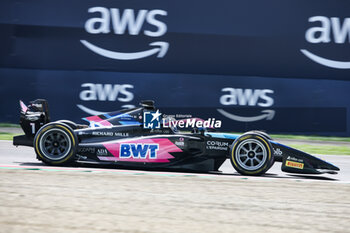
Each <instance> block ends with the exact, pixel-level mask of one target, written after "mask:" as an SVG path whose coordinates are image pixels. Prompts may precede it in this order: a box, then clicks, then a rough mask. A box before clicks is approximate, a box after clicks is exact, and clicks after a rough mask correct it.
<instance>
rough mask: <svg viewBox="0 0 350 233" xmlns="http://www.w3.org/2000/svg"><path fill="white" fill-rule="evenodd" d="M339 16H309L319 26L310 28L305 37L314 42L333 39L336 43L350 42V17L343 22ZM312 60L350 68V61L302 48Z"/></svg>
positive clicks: (325, 41)
mask: <svg viewBox="0 0 350 233" xmlns="http://www.w3.org/2000/svg"><path fill="white" fill-rule="evenodd" d="M341 21H342V20H341V19H340V18H337V17H331V18H328V17H325V16H313V17H310V18H309V22H310V23H314V24H316V23H317V26H315V27H311V28H309V29H308V30H307V31H306V33H305V39H306V40H307V41H308V42H309V43H312V44H319V43H331V42H332V39H333V40H334V43H336V44H344V43H350V18H345V19H344V20H343V22H341ZM300 51H301V52H302V53H303V54H304V55H305V56H307V57H308V58H309V59H311V60H312V61H314V62H316V63H318V64H321V65H324V66H327V67H331V68H336V69H350V61H337V60H331V59H328V58H324V57H321V56H319V55H316V54H314V53H311V52H310V51H308V50H306V49H301V50H300Z"/></svg>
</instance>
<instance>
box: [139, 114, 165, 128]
mask: <svg viewBox="0 0 350 233" xmlns="http://www.w3.org/2000/svg"><path fill="white" fill-rule="evenodd" d="M161 115H162V114H161V113H160V112H159V110H157V112H146V111H145V112H143V128H144V129H160V123H161V120H162V119H161Z"/></svg>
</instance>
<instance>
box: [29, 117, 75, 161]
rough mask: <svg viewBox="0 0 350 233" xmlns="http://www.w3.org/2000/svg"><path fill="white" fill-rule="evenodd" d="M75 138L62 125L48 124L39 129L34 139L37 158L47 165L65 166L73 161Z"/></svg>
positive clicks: (71, 131) (68, 128)
mask: <svg viewBox="0 0 350 233" xmlns="http://www.w3.org/2000/svg"><path fill="white" fill-rule="evenodd" d="M77 142H78V140H77V136H76V135H75V133H74V131H73V130H72V128H71V127H69V126H68V125H66V124H63V123H54V122H53V123H50V124H47V125H44V126H43V127H41V129H40V130H39V131H38V132H37V134H36V135H35V138H34V149H35V153H36V154H37V158H38V159H39V160H41V161H43V162H44V163H46V164H49V165H66V164H69V163H71V162H73V161H74V158H75V155H76V150H77Z"/></svg>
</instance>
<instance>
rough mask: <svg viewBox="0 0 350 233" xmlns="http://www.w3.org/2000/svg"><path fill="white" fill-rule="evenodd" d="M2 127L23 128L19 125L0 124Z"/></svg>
mask: <svg viewBox="0 0 350 233" xmlns="http://www.w3.org/2000/svg"><path fill="white" fill-rule="evenodd" d="M0 127H9V128H11V127H12V128H20V127H21V126H20V125H19V124H11V123H0Z"/></svg>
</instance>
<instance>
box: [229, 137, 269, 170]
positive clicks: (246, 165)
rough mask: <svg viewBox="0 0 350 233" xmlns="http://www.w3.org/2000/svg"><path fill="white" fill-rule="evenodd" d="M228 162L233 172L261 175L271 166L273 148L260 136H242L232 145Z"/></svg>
mask: <svg viewBox="0 0 350 233" xmlns="http://www.w3.org/2000/svg"><path fill="white" fill-rule="evenodd" d="M230 160H231V163H232V166H233V167H234V168H235V170H236V171H237V172H238V173H240V174H242V175H250V176H258V175H263V174H265V172H266V171H267V170H269V169H270V168H271V166H272V165H273V162H274V153H273V148H272V146H271V144H270V142H269V141H268V140H267V139H266V138H265V137H263V136H262V135H260V134H255V133H249V134H244V135H242V136H240V137H239V138H237V139H236V140H235V141H234V143H233V144H232V146H231V149H230Z"/></svg>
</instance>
